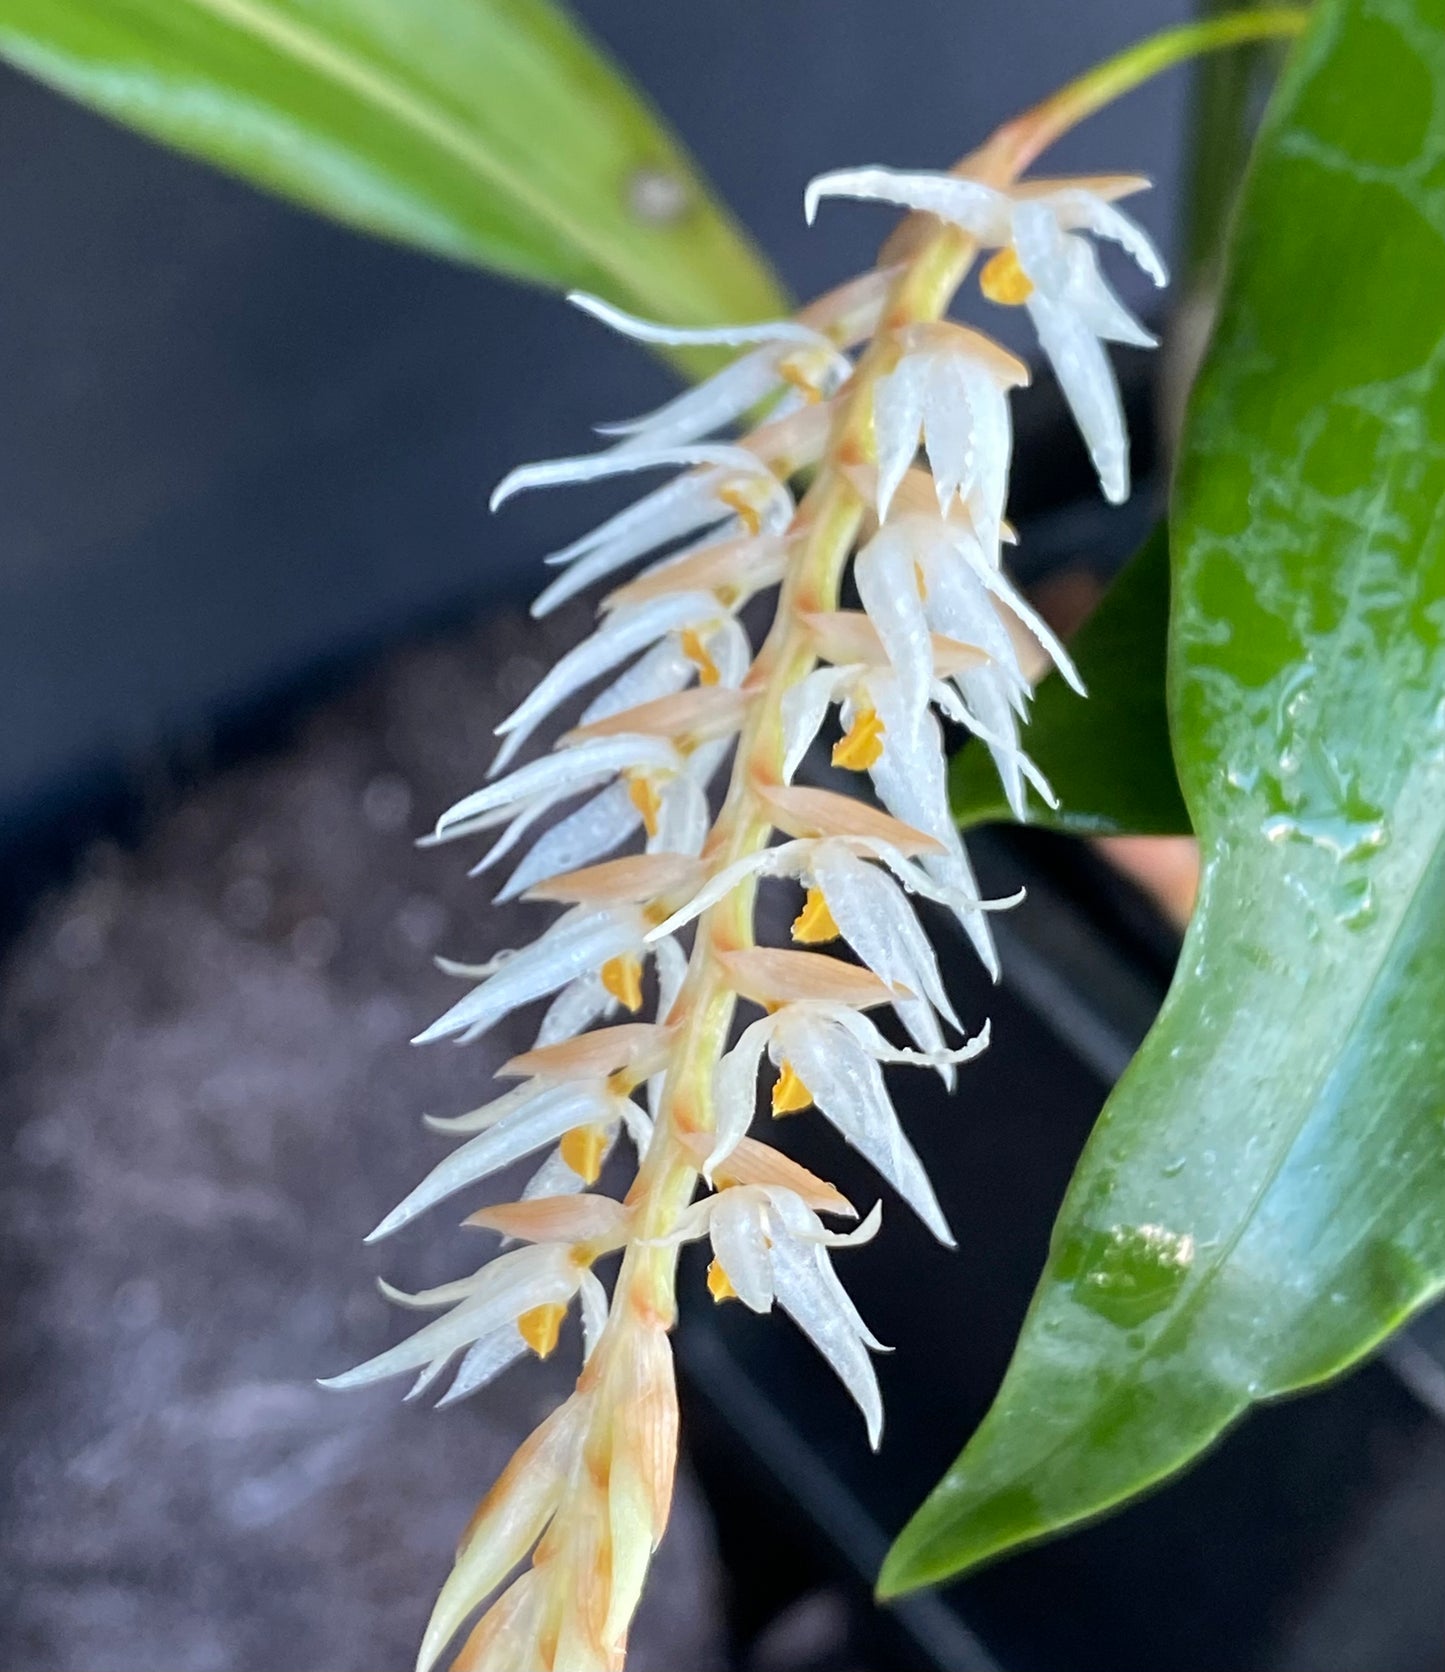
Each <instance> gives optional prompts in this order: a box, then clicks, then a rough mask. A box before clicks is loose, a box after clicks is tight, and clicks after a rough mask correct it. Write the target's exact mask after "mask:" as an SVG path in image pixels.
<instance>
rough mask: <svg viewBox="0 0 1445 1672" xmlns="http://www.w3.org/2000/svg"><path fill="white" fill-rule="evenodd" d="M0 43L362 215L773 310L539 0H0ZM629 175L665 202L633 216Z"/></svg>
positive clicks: (181, 143)
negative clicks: (672, 209)
mask: <svg viewBox="0 0 1445 1672" xmlns="http://www.w3.org/2000/svg"><path fill="white" fill-rule="evenodd" d="M0 54H3V55H4V56H5V57H7V58H9V59H10V60H11V61H12V62H13V63H15V64H17V65H19V66H20V67H21V68H22V69H24V70H28V71H30V72H31V73H32V74H34V75H36V76H38V77H40V78H41V79H42V80H44V81H48V82H50V83H52V84H53V85H54V86H56V87H58V88H61V89H62V90H63V91H65V92H67V93H70V94H72V95H73V96H74V97H76V98H78V99H81V100H83V101H84V102H85V103H87V104H91V105H94V106H96V107H97V108H98V109H100V110H102V111H105V112H106V113H107V114H109V115H111V116H114V117H117V118H119V119H120V120H121V121H123V122H128V123H130V124H132V125H133V126H135V127H137V128H140V129H142V130H143V131H145V132H146V133H149V134H152V135H154V136H155V137H156V138H158V139H162V140H166V141H167V142H169V143H170V144H172V145H175V146H178V147H180V148H181V149H182V150H185V151H191V152H194V153H195V154H196V155H198V156H201V157H205V158H207V159H208V160H209V161H211V162H214V163H218V164H220V165H221V166H222V167H224V168H227V169H230V170H232V171H233V172H235V173H237V174H241V175H244V176H245V177H246V178H247V179H249V180H252V181H254V182H255V183H256V184H258V185H262V186H266V187H269V188H270V189H272V190H274V191H277V192H280V193H282V194H283V195H284V196H287V197H290V198H294V199H296V200H297V201H299V202H302V203H305V204H308V205H310V206H311V207H312V208H315V209H320V210H323V211H325V212H326V213H328V214H330V215H334V216H336V217H337V218H338V219H340V220H343V221H347V222H349V223H351V224H352V225H355V226H358V227H362V228H364V229H366V230H367V231H369V232H377V233H382V234H384V235H386V236H388V237H392V238H398V239H402V240H404V241H405V242H408V243H412V244H418V245H420V246H421V247H422V248H423V249H427V250H432V251H435V252H437V253H439V254H441V255H445V256H451V257H455V258H459V259H461V260H465V261H474V262H478V263H481V264H482V265H484V266H488V267H496V268H499V269H501V270H502V271H504V272H507V273H511V274H514V275H516V276H517V277H520V278H525V279H532V280H536V281H540V282H542V283H546V284H554V285H581V286H584V287H589V288H593V289H597V290H601V291H605V292H606V293H608V294H609V295H611V296H613V297H614V298H616V299H618V300H621V301H623V302H625V303H630V304H631V305H633V306H635V307H639V308H643V309H645V310H648V309H650V310H652V311H654V312H656V313H658V314H662V315H665V316H667V317H669V318H672V319H674V320H679V321H698V320H703V321H709V320H716V319H720V318H727V317H757V316H758V315H759V314H767V313H771V312H773V311H775V310H777V309H778V308H779V307H780V305H781V301H780V297H779V294H778V290H777V287H776V285H775V284H774V282H773V280H772V278H771V277H770V275H769V274H768V272H767V271H766V269H765V268H764V267H763V265H762V264H761V263H760V261H759V259H758V257H757V256H756V255H755V254H754V253H753V252H752V250H751V248H750V246H749V245H748V243H747V242H746V240H745V239H744V237H743V236H742V234H741V233H740V232H739V231H738V229H737V228H736V226H734V225H733V223H732V222H731V221H730V220H729V219H728V217H727V215H726V214H725V213H724V212H723V211H722V210H721V209H720V208H719V207H718V206H717V204H715V203H714V202H713V201H712V200H711V199H710V198H709V196H708V194H707V192H706V190H705V188H704V187H703V186H702V184H701V183H700V182H699V180H698V179H697V177H696V175H695V174H694V172H693V171H692V169H691V167H690V165H689V164H688V162H687V160H686V158H685V157H684V156H683V155H682V153H681V151H680V150H679V148H678V146H677V144H676V143H675V142H674V141H673V140H672V139H671V138H670V137H669V136H668V134H667V133H666V132H665V131H664V129H663V127H662V126H661V124H660V123H659V122H658V121H657V119H656V118H655V117H654V116H652V115H651V114H650V113H649V112H648V111H647V109H646V108H645V107H644V105H643V104H642V102H641V100H640V99H639V98H638V96H637V94H636V93H635V92H633V91H632V90H631V89H630V88H629V87H628V86H627V83H626V82H625V81H624V79H623V78H622V77H621V75H620V74H619V73H618V71H617V70H616V69H614V68H613V67H612V66H611V65H610V64H608V62H607V61H606V59H605V58H603V56H602V55H601V54H600V53H599V51H598V50H597V48H596V47H594V46H593V45H592V44H591V43H590V42H589V41H588V40H587V39H586V38H585V37H584V36H583V35H582V34H581V33H580V32H579V30H578V29H577V28H576V26H575V25H574V24H572V23H571V22H570V21H569V20H568V18H567V17H566V15H565V13H564V12H562V11H561V10H560V9H558V8H557V7H556V6H554V5H552V4H550V3H549V0H0ZM649 189H650V190H651V191H652V192H653V193H654V195H655V196H659V195H660V196H661V197H662V198H663V199H664V200H666V201H664V204H663V207H664V209H667V208H668V207H669V203H670V200H671V199H672V198H674V197H675V198H676V202H677V212H676V213H675V214H671V215H664V216H663V217H662V219H661V220H658V219H652V220H649V219H647V218H645V215H644V214H643V213H640V212H639V203H643V204H644V206H645V200H646V196H647V193H648V191H649ZM639 194H641V196H639Z"/></svg>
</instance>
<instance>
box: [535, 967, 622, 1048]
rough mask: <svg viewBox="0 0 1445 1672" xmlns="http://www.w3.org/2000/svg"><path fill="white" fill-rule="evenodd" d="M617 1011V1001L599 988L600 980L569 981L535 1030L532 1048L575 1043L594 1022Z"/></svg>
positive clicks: (549, 1006)
mask: <svg viewBox="0 0 1445 1672" xmlns="http://www.w3.org/2000/svg"><path fill="white" fill-rule="evenodd" d="M599 968H600V966H599ZM616 1008H617V1000H616V999H614V998H613V996H612V995H611V993H609V992H608V991H607V989H606V988H605V987H604V986H603V985H602V981H601V978H600V977H599V976H597V975H582V976H579V977H578V978H577V980H575V981H569V982H568V983H567V985H566V986H565V987H564V988H563V989H562V991H561V992H560V993H558V995H557V996H556V998H555V999H553V1000H552V1002H551V1004H549V1005H548V1006H547V1014H546V1015H545V1016H543V1018H542V1025H541V1026H540V1027H539V1028H538V1029H537V1038H536V1040H535V1041H534V1048H536V1047H540V1046H543V1045H556V1044H557V1043H558V1042H559V1041H561V1040H563V1039H575V1038H576V1037H577V1035H578V1034H579V1033H585V1032H586V1031H587V1029H588V1028H590V1027H591V1026H592V1025H593V1023H594V1022H599V1021H601V1020H602V1019H603V1018H604V1017H607V1016H610V1015H611V1014H612V1012H613V1011H614V1010H616Z"/></svg>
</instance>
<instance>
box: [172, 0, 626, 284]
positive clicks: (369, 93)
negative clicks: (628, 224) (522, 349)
mask: <svg viewBox="0 0 1445 1672" xmlns="http://www.w3.org/2000/svg"><path fill="white" fill-rule="evenodd" d="M188 3H189V4H190V5H192V6H193V7H195V8H197V9H199V10H201V11H207V12H209V13H210V14H211V15H212V16H213V17H215V18H217V19H218V20H220V21H221V22H222V23H223V24H227V25H229V26H231V27H233V28H237V29H240V30H242V31H243V32H244V31H248V30H249V31H250V32H251V33H252V34H253V35H254V36H256V37H257V38H258V39H260V40H262V41H264V42H266V43H267V44H268V45H270V46H271V47H273V48H274V49H275V50H277V51H278V52H280V53H282V54H283V55H284V54H287V53H289V54H290V55H291V56H292V57H293V58H295V59H296V60H297V61H299V62H301V63H303V64H306V65H308V66H309V67H310V68H312V69H313V70H315V71H317V72H318V73H319V74H320V75H321V76H322V77H323V78H329V79H330V80H331V81H332V82H334V83H335V84H337V85H339V86H341V87H344V88H346V89H348V90H349V91H351V92H354V93H358V94H360V95H361V96H362V97H363V98H366V99H369V100H371V101H373V102H375V103H377V104H379V105H381V106H382V107H383V108H385V109H386V110H388V111H389V112H390V113H391V114H392V115H393V116H394V117H396V118H397V119H398V120H399V121H400V122H401V123H402V125H403V126H405V127H410V128H411V129H412V130H413V131H414V132H416V133H418V134H421V135H422V136H424V137H425V138H427V139H429V140H431V141H432V142H434V143H435V144H437V145H439V146H440V147H441V148H442V149H443V150H444V151H446V152H448V153H449V154H450V155H451V156H453V157H454V158H455V159H456V160H458V161H459V162H461V163H462V164H464V166H466V167H467V168H469V169H470V170H471V171H473V172H475V173H476V174H478V175H479V176H481V177H482V178H483V179H485V180H488V181H490V182H491V183H492V184H493V185H495V186H499V187H500V188H501V189H502V190H503V191H505V192H507V193H508V194H510V196H511V197H512V198H513V200H514V201H515V202H517V203H519V204H521V205H523V206H524V207H525V208H526V209H527V210H528V211H529V212H531V213H532V214H535V215H536V216H537V218H538V219H539V220H542V221H544V222H546V223H547V224H548V225H549V226H550V227H552V228H553V229H555V230H556V231H557V232H559V233H561V234H562V235H563V236H564V237H566V238H568V239H570V240H571V241H572V242H573V243H575V244H576V245H577V246H578V248H580V249H582V250H584V251H585V252H586V253H587V254H588V255H589V256H590V257H591V258H592V259H593V260H594V261H596V262H597V263H598V265H599V266H600V267H603V268H605V269H607V270H609V271H611V272H613V273H614V274H616V275H618V276H624V275H625V282H626V283H627V285H628V286H629V288H630V289H632V290H633V291H634V292H638V293H642V294H645V286H644V287H639V284H638V280H637V279H636V277H634V276H633V275H632V260H631V257H630V255H629V253H628V251H627V250H626V248H625V247H624V246H622V245H619V244H617V243H615V242H614V241H613V240H611V239H608V238H598V237H597V236H596V235H595V233H593V232H592V231H591V230H590V229H589V228H588V226H587V224H586V223H585V222H580V221H577V220H575V219H573V218H572V217H571V216H570V215H568V214H566V213H565V212H563V211H561V210H559V208H558V207H557V205H556V203H555V201H554V200H552V199H551V198H549V197H548V196H547V195H546V194H544V193H538V192H537V191H535V190H533V189H532V188H531V187H530V186H529V185H528V183H527V181H526V178H525V177H524V176H521V175H518V174H516V173H515V172H514V171H513V170H511V169H510V168H508V167H507V166H506V164H505V163H503V162H502V161H501V160H500V159H499V158H497V157H496V156H495V155H493V154H492V153H491V152H490V151H488V149H487V148H486V147H485V146H484V145H481V144H479V143H478V142H477V141H476V140H475V139H474V138H473V136H472V135H471V134H470V133H469V132H468V130H467V129H466V128H465V127H464V126H463V125H462V124H460V123H459V122H456V121H453V120H451V119H450V118H448V117H447V116H445V115H443V114H442V113H441V112H439V111H437V110H433V109H430V108H428V106H426V105H425V104H423V103H421V102H420V101H418V100H417V99H415V98H413V97H412V96H411V95H410V94H409V93H408V92H407V91H406V89H405V88H404V87H403V86H401V85H400V84H399V83H397V82H395V81H391V80H388V79H387V77H386V76H385V75H384V74H382V73H380V72H379V71H378V70H377V68H376V66H375V65H373V64H371V63H369V62H368V61H367V59H366V58H365V57H364V56H362V55H360V54H358V53H348V52H346V51H343V50H342V49H341V48H339V47H337V46H336V45H335V44H334V43H332V42H330V41H328V40H327V39H326V38H325V36H322V35H318V34H316V33H315V32H314V31H313V30H311V29H309V28H308V27H307V26H306V25H305V24H303V23H299V22H297V21H296V20H295V19H294V18H286V17H282V16H280V15H278V14H277V13H276V12H275V10H274V9H273V8H270V7H267V6H265V5H264V4H256V3H255V0H188Z"/></svg>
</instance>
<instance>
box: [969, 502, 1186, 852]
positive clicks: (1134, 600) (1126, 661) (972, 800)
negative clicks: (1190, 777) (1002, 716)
mask: <svg viewBox="0 0 1445 1672" xmlns="http://www.w3.org/2000/svg"><path fill="white" fill-rule="evenodd" d="M1168 630H1169V539H1168V535H1167V534H1166V532H1165V530H1164V529H1163V528H1160V529H1159V530H1158V531H1157V532H1156V533H1154V534H1153V535H1151V536H1150V538H1149V539H1148V540H1147V541H1145V543H1144V545H1143V546H1142V547H1140V549H1139V551H1138V552H1136V553H1135V555H1134V557H1133V558H1132V559H1131V560H1130V561H1129V563H1127V564H1126V565H1125V567H1124V569H1123V570H1122V571H1121V572H1120V574H1119V575H1118V577H1117V578H1116V579H1115V581H1114V584H1113V585H1112V586H1111V587H1110V588H1109V590H1108V591H1107V592H1106V593H1105V594H1104V596H1103V598H1102V599H1100V601H1099V605H1098V608H1097V609H1096V610H1095V611H1094V613H1093V614H1092V615H1091V616H1090V617H1089V619H1088V620H1087V621H1086V622H1085V623H1084V625H1083V626H1082V627H1081V628H1080V629H1079V631H1078V632H1077V633H1076V634H1075V635H1074V638H1073V641H1072V642H1071V644H1070V645H1069V653H1070V655H1071V656H1072V657H1073V658H1074V661H1075V663H1076V664H1077V666H1078V669H1079V672H1080V674H1081V675H1082V676H1083V679H1084V682H1085V684H1086V685H1087V686H1088V689H1089V700H1088V701H1087V702H1081V701H1080V700H1079V698H1078V696H1077V694H1076V693H1075V692H1073V691H1071V690H1070V689H1069V687H1068V686H1067V685H1066V684H1065V683H1064V681H1063V680H1062V679H1061V678H1060V677H1059V676H1058V674H1056V673H1053V674H1050V675H1049V676H1048V677H1047V678H1046V679H1044V680H1043V681H1042V682H1041V683H1040V685H1039V688H1038V690H1037V691H1036V693H1035V695H1034V705H1033V713H1032V717H1031V718H1030V721H1029V728H1028V733H1027V735H1026V737H1025V739H1024V741H1025V743H1026V745H1027V747H1028V751H1029V754H1030V755H1031V756H1032V757H1033V759H1034V761H1035V763H1036V764H1037V765H1038V766H1039V767H1040V768H1041V769H1042V771H1043V774H1044V776H1045V777H1046V778H1047V779H1048V780H1049V783H1050V785H1051V786H1052V787H1053V790H1054V793H1055V794H1056V795H1057V796H1058V798H1059V805H1058V806H1057V807H1055V808H1051V807H1049V806H1048V805H1047V804H1046V803H1045V802H1044V801H1043V800H1042V799H1041V798H1040V796H1039V795H1038V794H1037V793H1036V792H1035V791H1033V790H1032V789H1031V790H1030V791H1029V803H1028V806H1029V823H1030V824H1037V825H1041V826H1043V827H1044V828H1045V829H1049V830H1063V831H1068V832H1070V833H1071V834H1073V835H1076V836H1114V835H1130V834H1132V835H1143V836H1171V835H1187V834H1188V833H1189V828H1190V825H1189V814H1188V811H1187V810H1186V808H1185V806H1184V797H1183V796H1182V795H1181V793H1180V790H1179V779H1178V777H1177V776H1176V775H1175V771H1174V757H1173V755H1172V754H1171V752H1170V747H1169V716H1168V711H1167V709H1166V708H1165V702H1164V673H1165V662H1166V651H1167V635H1168ZM949 789H950V793H951V795H952V800H953V811H954V816H955V818H956V819H957V820H958V822H959V824H960V825H961V826H962V827H963V828H964V829H965V830H967V829H969V828H971V827H972V826H974V825H978V824H990V823H994V822H997V821H1005V822H1007V821H1009V820H1011V819H1012V818H1013V814H1012V813H1011V812H1010V810H1009V805H1008V803H1007V802H1006V801H1005V800H1004V797H1003V791H1002V789H1001V788H1000V787H999V778H998V773H997V772H996V771H995V770H994V767H993V762H992V760H991V759H990V758H989V754H988V751H987V750H986V749H984V748H983V747H982V745H980V744H978V743H969V744H968V745H967V746H966V747H965V748H963V749H962V750H960V751H959V753H958V754H957V755H956V756H955V757H954V760H953V767H952V771H951V774H950V779H949Z"/></svg>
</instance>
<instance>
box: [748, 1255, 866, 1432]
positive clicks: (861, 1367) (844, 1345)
mask: <svg viewBox="0 0 1445 1672" xmlns="http://www.w3.org/2000/svg"><path fill="white" fill-rule="evenodd" d="M772 1267H773V1281H774V1284H775V1287H776V1292H777V1297H778V1303H779V1304H780V1305H781V1306H782V1308H783V1310H784V1311H785V1312H786V1313H787V1314H788V1315H789V1316H790V1317H791V1318H792V1320H793V1322H794V1323H796V1324H797V1326H798V1328H799V1329H800V1330H802V1332H803V1334H804V1335H806V1336H807V1337H808V1339H809V1340H810V1341H811V1342H812V1343H813V1345H814V1346H815V1347H816V1348H817V1349H818V1351H819V1352H820V1353H821V1354H822V1355H823V1357H824V1358H825V1359H826V1360H827V1361H828V1363H829V1364H830V1365H831V1366H832V1367H833V1370H834V1373H835V1374H836V1375H837V1377H838V1379H839V1380H840V1381H841V1382H842V1384H843V1386H844V1387H845V1388H847V1390H848V1392H849V1393H850V1394H852V1396H853V1398H854V1400H855V1401H856V1403H857V1405H858V1409H859V1410H860V1411H862V1413H863V1419H864V1421H865V1422H866V1423H867V1425H868V1443H869V1445H871V1446H872V1447H873V1448H874V1450H875V1451H876V1450H877V1448H878V1444H879V1441H880V1440H881V1439H882V1438H883V1396H882V1394H881V1393H880V1392H879V1391H878V1378H877V1376H876V1375H875V1374H874V1370H873V1361H872V1360H871V1359H870V1358H869V1357H868V1350H867V1348H866V1347H865V1345H864V1344H863V1342H862V1340H861V1339H860V1338H859V1335H858V1332H857V1330H856V1328H855V1326H854V1318H855V1317H856V1311H855V1309H854V1308H853V1307H852V1306H851V1304H849V1303H847V1297H846V1295H845V1294H844V1293H843V1286H842V1284H841V1283H839V1281H838V1278H837V1274H836V1273H835V1272H834V1271H833V1268H832V1266H831V1265H830V1264H829V1263H828V1257H827V1255H826V1254H825V1253H824V1252H823V1250H822V1249H818V1248H812V1247H809V1246H808V1245H807V1244H805V1243H798V1242H794V1241H793V1240H792V1239H791V1238H787V1237H781V1238H779V1239H778V1241H777V1242H776V1243H775V1244H774V1246H773V1249H772Z"/></svg>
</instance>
